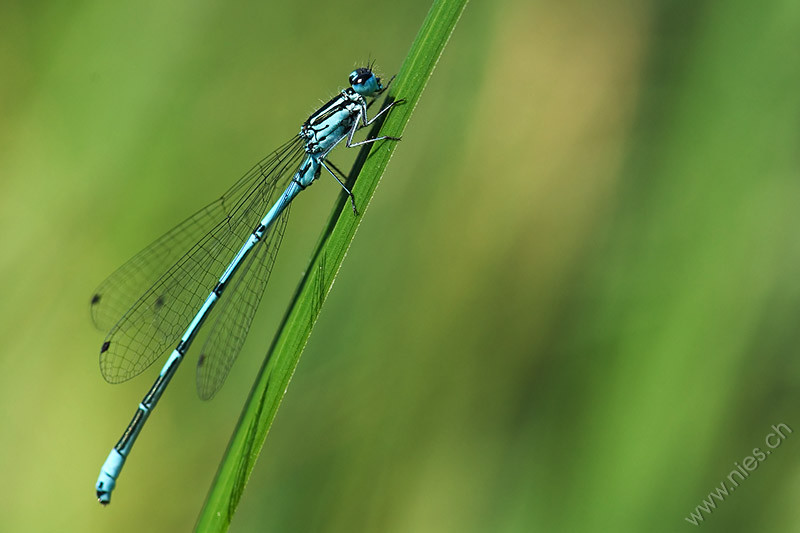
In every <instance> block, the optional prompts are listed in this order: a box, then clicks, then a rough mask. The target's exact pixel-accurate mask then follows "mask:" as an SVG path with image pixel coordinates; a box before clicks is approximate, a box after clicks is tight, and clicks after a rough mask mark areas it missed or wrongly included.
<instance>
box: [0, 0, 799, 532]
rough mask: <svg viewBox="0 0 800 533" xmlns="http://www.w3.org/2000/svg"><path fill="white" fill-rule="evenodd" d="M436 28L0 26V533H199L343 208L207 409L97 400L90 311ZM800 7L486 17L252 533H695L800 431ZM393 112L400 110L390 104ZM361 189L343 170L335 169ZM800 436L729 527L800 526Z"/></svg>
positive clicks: (394, 7) (352, 267)
mask: <svg viewBox="0 0 800 533" xmlns="http://www.w3.org/2000/svg"><path fill="white" fill-rule="evenodd" d="M428 7H429V3H428V2H427V1H422V0H420V1H416V0H412V1H409V2H405V3H403V4H402V5H401V4H395V3H380V2H366V1H363V0H354V1H351V2H347V3H346V4H341V3H336V2H303V3H274V2H270V3H265V2H210V1H203V2H167V3H162V2H153V1H145V2H137V3H132V4H129V5H126V4H124V3H113V2H98V1H85V2H81V1H78V2H75V1H73V2H63V1H62V2H57V1H50V2H3V3H1V4H0V80H1V81H0V220H1V221H2V224H0V228H2V230H0V231H2V254H0V279H2V280H3V296H2V299H1V300H0V334H1V336H2V339H3V340H2V345H1V346H2V347H1V348H0V363H1V364H2V366H0V414H1V415H0V473H1V474H2V483H0V530H2V531H116V532H125V531H185V530H188V529H190V528H191V527H192V525H193V524H194V521H195V519H196V516H197V513H198V510H199V508H200V506H201V505H202V502H203V500H204V498H205V495H206V492H207V490H208V486H209V484H210V482H211V480H212V479H213V476H214V474H215V471H216V467H217V464H218V462H219V459H220V457H221V455H222V453H223V450H224V448H225V446H226V443H227V440H228V438H229V436H230V434H231V431H232V429H233V426H234V424H235V422H236V419H237V417H238V415H239V410H240V408H241V406H242V404H243V402H244V400H245V398H246V395H247V392H248V390H249V387H250V385H251V383H252V380H253V376H254V374H255V372H256V370H257V368H258V367H259V365H260V364H261V360H262V358H263V356H264V354H265V352H266V348H267V346H268V345H269V343H270V340H271V338H272V335H273V334H274V332H275V327H276V325H277V323H278V321H279V320H280V317H281V316H282V314H283V312H284V310H285V306H286V304H287V303H288V301H289V297H290V295H291V293H292V292H293V290H294V287H295V285H296V283H297V282H298V281H299V279H300V276H301V273H302V270H303V268H304V267H305V265H306V262H307V260H308V257H309V254H310V252H311V249H312V247H313V246H314V244H315V242H316V239H317V237H318V235H319V232H320V230H321V228H322V225H323V223H324V221H325V220H326V219H327V217H328V216H329V213H330V210H331V206H332V205H333V202H334V198H335V196H336V195H337V194H340V191H339V189H338V186H337V185H336V184H335V183H334V182H333V180H329V179H322V180H320V181H319V183H317V184H316V185H315V186H314V187H312V188H311V189H310V190H309V191H307V192H305V193H304V194H303V195H302V196H301V197H300V198H299V199H298V201H297V202H296V205H295V206H294V207H293V209H292V221H291V223H290V228H289V230H288V231H287V235H286V238H285V239H284V245H283V249H282V251H281V255H280V257H279V259H278V262H277V266H276V269H275V272H274V274H273V278H272V282H271V286H270V289H269V292H268V294H267V296H266V297H265V298H264V301H263V302H262V309H261V311H260V312H259V316H258V317H257V318H256V326H255V327H254V328H253V330H252V331H251V334H250V337H249V340H248V343H247V345H246V346H245V349H244V352H243V353H242V355H241V356H240V358H239V361H238V363H237V365H236V366H235V367H234V369H233V371H232V373H231V376H230V378H229V380H228V382H227V384H226V386H225V388H224V389H223V390H222V391H221V392H220V394H218V396H217V398H216V399H215V400H214V401H213V402H209V403H203V402H201V401H200V400H198V399H197V397H196V394H195V392H194V369H193V366H192V365H193V364H194V362H195V359H194V357H192V356H195V357H196V354H194V353H192V354H191V355H190V359H189V362H187V363H186V364H185V366H184V368H182V369H181V370H180V371H179V373H178V375H177V377H176V379H175V381H174V383H173V385H172V386H171V388H170V390H169V392H168V393H167V394H166V395H165V397H164V401H163V402H162V403H161V404H160V405H159V407H158V410H157V411H156V415H155V416H154V417H153V418H152V419H151V421H150V423H149V424H148V427H147V429H146V430H145V431H144V433H143V434H142V437H141V438H140V440H139V442H138V444H137V448H136V451H135V452H134V453H133V454H132V456H131V459H130V461H129V462H128V465H127V466H126V469H125V471H124V473H123V475H122V477H121V479H120V484H119V486H118V488H117V491H116V492H115V494H114V498H113V501H112V504H111V506H110V507H108V508H106V509H102V508H100V506H99V505H98V504H97V503H96V502H95V500H94V488H93V485H94V482H95V479H96V476H97V473H98V470H99V467H100V465H101V463H102V461H103V460H104V459H105V457H106V455H107V453H108V450H109V448H110V447H111V446H112V445H113V444H114V443H115V442H116V439H117V438H118V437H119V434H120V432H121V430H122V429H123V428H124V426H125V424H126V423H127V422H128V420H129V418H130V416H131V415H132V414H133V410H134V408H135V406H136V404H137V402H138V401H139V400H140V398H141V396H142V395H143V394H144V393H145V391H146V389H147V387H149V385H150V383H151V380H152V379H153V377H154V376H155V375H156V373H157V371H158V369H157V368H156V367H153V368H151V369H149V370H148V371H147V372H146V373H145V376H144V377H141V378H139V379H135V380H132V381H131V382H128V383H125V384H123V385H118V386H113V387H112V386H110V385H108V384H106V383H105V382H104V381H103V379H102V377H101V376H100V373H99V371H98V365H97V355H98V351H99V347H100V344H101V342H102V339H103V333H100V332H97V331H95V330H94V329H93V327H92V325H91V322H90V320H89V316H88V301H89V296H90V295H91V294H92V291H93V289H94V288H95V286H96V285H97V284H98V283H99V282H100V281H101V280H102V279H103V278H104V277H105V276H106V275H107V274H109V273H110V272H112V271H113V269H114V268H116V267H117V266H119V265H120V264H121V263H122V262H123V261H125V260H126V259H127V258H128V257H129V256H130V255H132V254H133V253H134V252H136V251H138V250H139V249H140V248H141V247H143V246H144V245H146V244H147V243H148V242H150V240H152V239H153V238H154V237H155V236H157V235H159V234H160V233H161V232H163V231H165V230H166V229H168V228H169V227H171V225H172V224H174V223H176V222H178V221H179V220H181V219H182V218H183V217H184V216H186V215H188V214H189V213H190V212H192V211H194V210H195V209H196V208H198V207H200V206H202V205H204V204H206V203H207V202H209V201H210V200H212V199H214V198H216V197H217V196H218V195H219V194H221V193H222V191H224V190H225V189H226V188H227V187H228V186H229V185H230V184H231V183H232V182H233V181H234V180H235V179H236V178H237V177H238V176H239V175H241V174H242V173H243V172H244V171H245V170H247V169H248V168H249V167H250V166H251V165H252V164H253V163H254V162H255V161H257V160H258V159H259V158H260V157H262V156H263V155H265V154H266V153H268V152H269V151H271V150H272V149H273V148H275V147H277V146H278V145H279V144H280V143H282V142H283V141H285V140H287V139H288V138H289V137H290V136H291V135H293V134H295V133H296V131H297V130H298V127H299V125H300V123H301V122H302V121H303V120H304V119H305V118H306V116H307V115H308V114H309V113H311V112H312V111H313V110H314V109H315V108H316V106H317V105H318V104H319V103H320V102H322V101H325V100H327V99H328V98H329V97H331V96H333V95H334V94H335V93H336V91H337V90H339V89H341V88H342V87H343V86H345V85H346V83H347V74H348V73H349V72H350V70H351V69H352V67H354V66H356V65H360V64H363V63H364V62H365V61H366V60H367V59H370V58H372V59H375V60H377V62H378V65H379V67H380V69H381V71H382V72H381V73H382V74H384V75H387V76H388V75H391V74H392V73H394V72H396V71H397V70H398V69H399V68H400V64H401V63H402V60H403V58H404V56H405V53H406V52H407V50H408V48H409V46H410V43H411V41H412V39H413V37H414V36H415V34H416V32H417V29H418V27H419V25H420V24H421V22H422V20H423V18H424V16H425V14H426V12H427V9H428ZM798 51H800V3H798V2H797V1H796V0H771V1H767V2H750V1H745V0H731V1H728V2H724V3H719V2H717V3H712V2H694V1H689V0H682V1H662V2H657V1H642V0H615V1H611V2H605V3H602V4H597V3H595V2H587V1H582V0H567V1H559V2H557V1H533V2H532V1H530V0H501V1H494V2H480V1H474V2H472V3H471V4H470V5H468V6H467V9H466V11H465V13H464V16H463V18H462V20H461V22H460V24H459V25H458V26H457V27H456V31H455V33H454V35H453V37H452V39H451V41H450V43H449V45H448V47H447V48H446V49H445V52H444V55H443V57H442V59H441V61H440V63H439V65H438V67H437V70H436V71H435V72H434V75H433V77H432V78H431V82H430V84H429V85H428V87H427V89H426V92H425V93H424V94H423V97H422V100H421V101H420V104H419V106H418V107H417V109H416V112H415V114H414V116H412V119H411V122H410V124H409V127H408V129H407V131H406V133H405V137H404V138H403V141H402V143H401V144H400V145H399V146H398V149H397V151H396V152H395V156H394V158H393V159H392V161H391V163H390V165H389V167H388V171H387V172H386V174H385V175H384V177H383V180H382V182H381V185H380V187H379V188H378V191H377V193H376V196H375V198H374V200H373V202H372V203H371V204H370V207H369V211H368V212H367V213H366V215H365V219H364V222H363V224H362V226H361V228H360V231H359V232H358V235H357V236H356V239H355V240H354V242H353V246H352V248H351V250H350V252H349V254H348V257H347V258H346V259H345V262H344V264H343V267H342V270H341V272H340V274H339V277H338V279H337V282H336V284H335V286H334V290H333V292H332V293H331V297H330V298H329V299H328V302H327V304H326V305H325V308H324V310H323V313H322V316H321V319H320V321H319V322H318V324H317V326H316V328H315V330H314V332H313V334H312V336H311V339H310V342H309V344H308V346H307V348H306V350H305V353H304V354H303V357H302V359H301V362H300V365H299V367H298V369H297V373H296V374H295V376H294V379H293V381H292V384H291V386H290V387H289V391H288V394H287V396H286V398H285V401H284V403H283V406H282V408H281V410H280V411H279V413H278V416H277V418H276V421H275V424H274V425H273V427H272V430H271V432H270V434H269V436H268V438H267V441H266V444H265V446H264V450H263V453H262V455H261V458H260V460H259V462H258V465H257V467H256V469H255V470H254V472H253V477H252V478H251V480H250V484H249V486H248V488H247V490H246V492H245V495H244V497H243V499H242V501H241V505H240V508H239V511H238V513H237V515H236V517H235V519H234V522H233V526H232V530H233V531H280V532H284V531H287V532H294V531H303V532H304V531H336V532H339V531H348V532H349V531H393V532H394V531H396V532H408V531H414V532H440V531H442V532H443V531H454V532H455V531H458V532H464V531H475V532H486V531H508V532H512V531H547V532H551V531H559V532H560V531H564V532H582V531H587V532H589V531H592V532H594V531H625V532H628V531H630V532H641V531H649V532H662V531H663V532H672V531H680V530H685V529H686V528H689V530H692V528H694V527H695V526H693V525H690V524H689V523H688V522H687V521H686V520H685V518H686V517H688V516H689V513H690V512H693V511H695V506H697V505H698V504H700V503H701V500H702V499H703V498H706V497H707V495H708V493H709V492H710V491H712V490H713V489H714V488H715V487H716V486H718V484H719V483H720V482H722V481H724V480H725V477H726V476H727V475H728V473H729V472H730V471H731V470H733V469H734V468H735V467H736V466H735V463H738V464H741V463H742V461H743V458H745V457H746V456H748V455H751V454H752V449H753V448H755V447H762V448H764V444H763V439H764V437H765V435H767V434H768V433H769V432H770V431H771V430H770V426H771V425H772V424H777V423H784V424H787V425H788V426H789V427H791V428H792V429H794V430H795V431H797V430H800V416H799V415H798V410H797V406H798V405H799V404H800V389H799V388H798V385H799V384H800V360H798V357H797V351H798V350H797V345H798V342H799V341H800V329H799V328H798V314H799V313H800V276H798V272H800V244H799V243H800V239H799V238H798V236H797V230H798V227H800V209H798V205H800V180H799V179H798V178H800V172H799V170H800V142H799V141H800V97H799V96H800V90H799V89H800V62H798V61H797V54H798ZM399 96H402V95H399ZM337 152H338V153H336V154H335V157H334V161H335V162H340V161H342V162H343V163H341V164H340V166H344V165H346V164H347V163H346V162H347V161H348V160H350V159H351V158H352V155H351V154H346V153H342V152H346V150H343V149H339V150H337ZM799 496H800V433H797V432H795V434H793V435H791V436H789V437H788V438H787V439H786V441H785V442H783V443H782V445H781V446H780V448H779V449H776V450H775V451H774V453H773V454H772V455H770V456H769V460H765V461H764V462H763V463H762V464H760V466H759V467H758V469H757V470H756V471H754V472H753V473H752V474H751V475H750V477H749V478H748V479H747V480H746V481H744V482H742V484H741V486H740V487H739V488H738V489H737V490H736V492H735V493H733V494H731V495H730V496H729V497H728V499H727V500H726V501H724V502H722V503H719V505H718V508H717V510H715V511H714V512H713V513H712V514H710V515H704V518H705V522H704V523H703V524H702V526H701V527H702V528H704V529H705V530H706V531H767V532H771V531H800V527H798V523H800V511H798V506H797V504H796V502H797V499H798V497H799Z"/></svg>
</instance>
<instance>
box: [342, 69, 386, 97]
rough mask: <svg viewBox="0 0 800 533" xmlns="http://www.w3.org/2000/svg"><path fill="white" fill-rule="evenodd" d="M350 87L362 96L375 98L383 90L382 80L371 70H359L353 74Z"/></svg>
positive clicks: (351, 74)
mask: <svg viewBox="0 0 800 533" xmlns="http://www.w3.org/2000/svg"><path fill="white" fill-rule="evenodd" d="M350 85H351V86H352V87H353V90H354V91H355V92H357V93H358V94H360V95H361V96H373V95H375V94H377V93H379V92H381V91H382V90H383V85H381V79H380V78H379V77H377V76H376V75H375V73H374V72H372V70H370V69H369V68H357V69H355V70H354V71H353V72H351V73H350Z"/></svg>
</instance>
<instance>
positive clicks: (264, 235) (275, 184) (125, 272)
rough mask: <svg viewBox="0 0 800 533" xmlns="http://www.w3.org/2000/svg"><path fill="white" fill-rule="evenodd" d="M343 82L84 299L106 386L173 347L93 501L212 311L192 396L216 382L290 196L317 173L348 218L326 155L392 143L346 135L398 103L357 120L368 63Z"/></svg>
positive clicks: (260, 282)
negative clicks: (325, 176) (222, 189)
mask: <svg viewBox="0 0 800 533" xmlns="http://www.w3.org/2000/svg"><path fill="white" fill-rule="evenodd" d="M349 81H350V87H348V88H346V89H345V90H343V91H341V93H339V94H338V95H337V96H336V97H334V98H333V99H332V100H331V101H329V102H328V103H327V104H325V105H324V106H322V107H321V108H319V110H317V111H316V112H315V113H314V114H312V115H311V116H310V117H309V118H308V120H306V121H305V122H304V123H303V125H302V127H301V128H300V133H299V135H297V136H296V137H294V138H293V139H292V140H290V141H289V142H287V143H286V144H284V145H283V146H281V147H280V148H278V149H277V150H276V151H275V152H273V153H272V154H271V155H269V156H267V157H266V158H264V159H263V160H262V161H260V162H259V163H258V164H256V165H255V166H254V167H253V168H252V169H250V171H248V172H247V173H246V174H245V175H244V176H243V177H242V178H241V179H239V181H237V182H236V183H235V184H234V185H233V186H232V187H231V188H230V189H229V190H228V191H227V192H226V193H225V194H224V195H223V196H222V197H221V198H219V199H218V200H217V201H215V202H213V203H212V204H209V205H208V206H206V207H204V208H203V209H201V210H200V211H198V212H196V213H195V214H194V215H192V216H190V217H189V218H187V219H186V220H184V221H183V222H182V223H180V224H178V226H176V227H175V228H174V229H172V230H171V231H169V232H167V233H166V234H164V235H163V236H162V237H161V238H159V239H157V240H156V241H155V242H153V243H152V244H151V245H150V246H148V247H147V248H145V249H144V250H142V251H141V252H139V253H138V254H137V255H135V256H134V257H133V258H132V259H130V260H129V261H128V262H127V263H125V264H124V265H123V266H122V267H120V268H119V269H118V270H116V271H115V272H114V273H113V274H111V276H109V277H108V279H106V280H105V281H104V282H103V283H102V284H101V285H100V287H98V289H97V291H96V292H95V294H94V296H93V297H92V301H91V310H92V318H93V320H94V322H95V324H96V325H97V326H98V327H99V328H101V329H104V330H107V331H108V335H107V336H106V339H105V342H103V345H102V347H101V349H100V371H101V372H102V374H103V377H104V378H105V379H106V380H107V381H109V382H111V383H119V382H122V381H125V380H128V379H130V378H132V377H134V376H136V375H138V374H140V373H141V372H143V371H144V370H145V369H146V368H147V367H149V366H150V365H151V364H152V363H153V362H155V361H156V360H157V359H158V358H159V357H160V356H161V355H163V354H164V353H165V352H166V351H167V350H168V349H169V348H171V347H174V349H173V350H172V354H171V355H170V357H169V359H168V360H167V362H166V364H165V365H164V367H163V368H162V369H161V372H160V373H159V375H158V378H157V379H156V381H155V383H153V386H152V387H151V388H150V391H149V392H148V393H147V395H146V396H145V397H144V399H143V400H142V402H141V403H140V404H139V407H138V408H137V409H136V414H134V416H133V420H131V422H130V424H129V425H128V427H127V429H125V432H124V433H123V435H122V438H120V440H119V442H117V444H116V445H115V446H114V448H113V449H112V450H111V453H110V454H109V456H108V458H107V459H106V461H105V463H104V464H103V467H102V468H101V470H100V477H99V478H98V479H97V484H96V486H95V488H96V490H97V499H98V501H99V502H100V503H102V504H107V503H108V502H109V501H110V500H111V491H112V490H113V489H114V485H115V484H116V480H117V477H118V476H119V474H120V471H121V470H122V466H123V464H124V463H125V459H126V458H127V456H128V454H129V453H130V451H131V448H132V447H133V443H134V441H135V440H136V437H137V436H138V435H139V432H140V431H141V430H142V427H143V426H144V423H145V421H146V420H147V418H148V416H150V413H151V412H152V411H153V409H154V408H155V406H156V404H157V403H158V400H159V398H161V395H162V394H163V393H164V389H165V388H166V387H167V384H168V383H169V381H170V379H172V376H173V375H174V374H175V371H176V370H177V368H178V365H179V364H180V363H181V361H182V360H183V358H184V355H185V354H186V352H187V350H188V349H189V346H190V345H191V344H192V341H193V340H194V338H195V337H196V336H197V333H198V331H199V330H200V328H201V326H202V325H203V323H204V322H205V320H206V318H207V317H208V315H209V313H210V312H211V310H212V308H213V307H214V306H215V305H218V306H219V307H218V309H217V314H216V316H215V318H214V321H213V323H212V324H211V326H210V330H209V333H208V337H207V339H206V341H205V344H204V345H203V348H202V350H201V353H200V356H199V358H198V361H197V392H198V394H199V395H200V397H201V398H203V399H210V398H212V397H213V396H214V394H215V393H216V392H217V391H218V390H219V388H220V387H221V386H222V383H223V382H224V381H225V378H226V377H227V375H228V372H229V371H230V368H231V366H232V365H233V362H234V360H235V359H236V356H237V355H238V353H239V351H240V350H241V348H242V344H243V343H244V340H245V337H246V336H247V332H248V330H249V328H250V324H251V322H252V320H253V315H254V314H255V312H256V308H257V307H258V303H259V302H260V300H261V296H262V294H263V292H264V289H265V287H266V285H267V281H268V279H269V275H270V272H271V270H272V265H273V263H274V261H275V256H276V255H277V253H278V248H279V246H280V244H281V239H282V238H283V233H284V229H285V227H286V221H287V218H288V214H289V209H288V208H289V204H290V203H291V202H292V200H293V199H294V198H295V196H297V194H299V193H300V191H302V190H303V189H305V188H306V187H308V186H309V185H311V184H312V183H313V182H314V180H316V179H317V178H318V177H319V175H320V173H321V172H322V170H323V169H324V170H325V171H326V172H328V173H329V174H330V175H331V176H333V177H334V178H335V179H336V181H337V182H339V184H340V185H341V186H342V188H343V189H344V191H345V192H346V193H347V194H348V196H349V197H350V202H351V204H352V207H353V212H354V213H355V214H358V213H357V211H356V205H355V200H354V198H353V193H352V192H351V191H350V190H349V189H348V188H347V186H346V185H345V183H344V181H342V179H340V178H339V177H338V176H337V175H336V174H335V173H334V171H333V170H332V169H331V167H333V165H331V163H330V162H326V158H327V156H328V154H329V153H330V151H331V150H333V148H334V147H335V146H336V145H337V144H339V143H340V142H341V141H342V140H345V139H346V143H345V144H346V145H347V146H348V147H353V146H359V145H363V144H367V143H373V142H375V141H379V140H383V139H386V140H398V139H399V138H398V137H389V136H385V135H384V136H380V137H375V138H373V139H367V140H364V141H361V142H353V135H354V134H355V132H356V130H357V129H359V128H360V127H363V126H367V125H369V124H371V123H372V122H373V121H375V120H376V119H377V118H378V117H379V116H381V115H383V114H384V113H386V112H387V111H389V109H391V108H392V106H393V105H394V104H396V103H399V102H400V101H397V102H392V103H390V104H389V105H388V106H386V107H385V108H383V109H382V110H381V111H379V112H378V113H377V114H376V115H375V116H373V117H372V118H371V119H367V107H368V106H367V100H366V99H367V98H371V97H376V96H377V95H379V94H381V93H382V92H383V91H384V90H385V89H386V87H384V86H383V85H382V84H381V80H380V78H378V77H377V76H376V75H375V74H374V73H373V72H372V69H371V68H369V67H366V68H358V69H356V70H354V71H353V72H352V73H351V74H350V78H349ZM390 82H391V80H390ZM387 87H388V84H387ZM333 169H334V170H336V168H335V167H333ZM280 191H282V193H281V192H280ZM276 192H279V193H280V194H279V196H278V197H277V200H275V199H274V197H275V195H276ZM265 213H266V214H265ZM120 317H121V318H120Z"/></svg>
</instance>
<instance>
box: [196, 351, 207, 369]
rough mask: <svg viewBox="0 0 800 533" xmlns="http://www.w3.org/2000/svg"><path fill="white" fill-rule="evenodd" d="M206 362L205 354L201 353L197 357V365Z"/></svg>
mask: <svg viewBox="0 0 800 533" xmlns="http://www.w3.org/2000/svg"><path fill="white" fill-rule="evenodd" d="M205 362H206V354H204V353H201V354H200V357H198V358H197V366H203V364H205Z"/></svg>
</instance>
